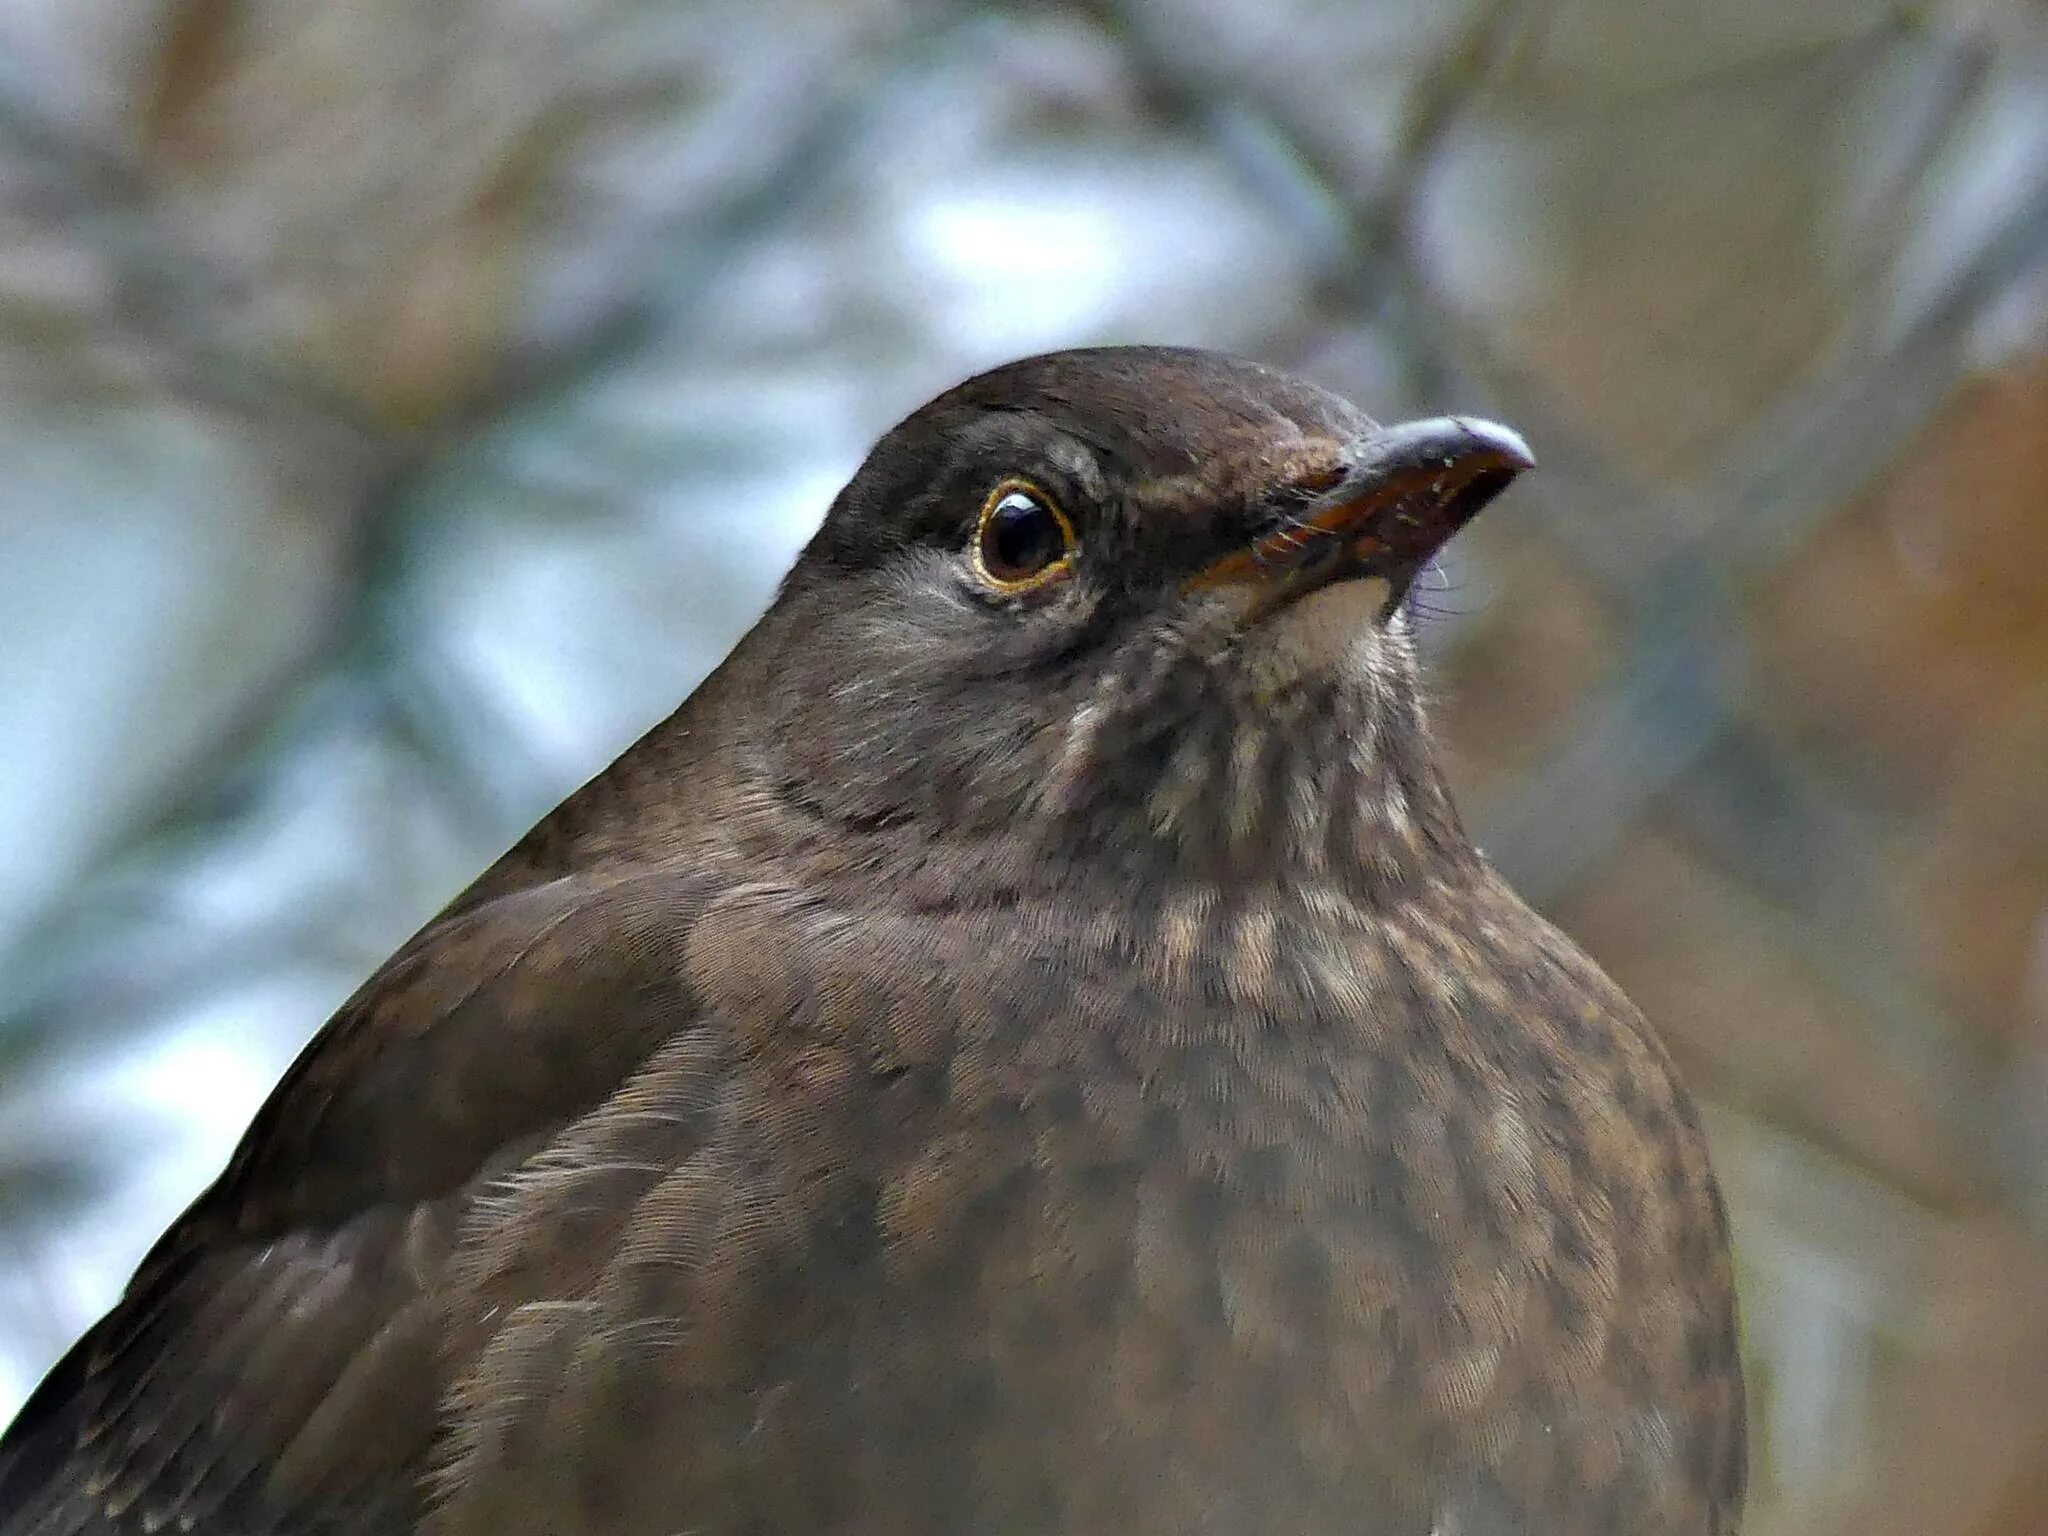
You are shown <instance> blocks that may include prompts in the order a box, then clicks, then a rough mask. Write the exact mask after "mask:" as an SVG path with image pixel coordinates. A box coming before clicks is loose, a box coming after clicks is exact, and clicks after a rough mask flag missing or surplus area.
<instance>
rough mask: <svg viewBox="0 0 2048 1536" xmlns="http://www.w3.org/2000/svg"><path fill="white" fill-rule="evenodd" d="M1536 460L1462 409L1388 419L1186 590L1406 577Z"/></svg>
mask: <svg viewBox="0 0 2048 1536" xmlns="http://www.w3.org/2000/svg"><path fill="white" fill-rule="evenodd" d="M1535 463H1536V459H1535V456H1534V455H1533V454H1531V453H1530V451H1529V445H1528V444H1527V443H1525V442H1524V441H1523V440H1522V438H1521V436H1520V434H1519V433H1517V432H1515V431H1514V430H1512V429H1511V428H1508V427H1503V426H1500V425H1498V424H1497V423H1494V422H1490V421H1480V420H1477V419H1475V418H1473V417H1469V416H1439V417H1435V418H1433V419H1431V420H1428V421H1412V422H1406V423H1403V424H1402V425H1400V426H1395V427H1388V428H1386V429H1385V430H1384V431H1382V432H1379V433H1376V434H1375V435H1374V436H1372V437H1371V438H1369V439H1367V440H1366V441H1365V442H1364V443H1362V444H1361V445H1360V447H1359V451H1358V453H1357V454H1356V456H1355V457H1354V458H1353V459H1352V461H1351V462H1350V463H1349V464H1348V465H1347V466H1346V467H1345V469H1344V471H1343V474H1342V477H1341V478H1340V479H1339V480H1338V481H1337V483H1336V484H1335V485H1333V486H1331V487H1329V488H1328V489H1326V490H1323V491H1321V492H1320V494H1318V495H1317V496H1316V497H1315V498H1314V499H1313V500H1311V501H1309V502H1308V503H1307V504H1306V505H1305V506H1303V507H1301V508H1300V509H1299V510H1297V511H1296V512H1294V513H1292V514H1291V515H1288V516H1284V517H1278V518H1276V519H1275V521H1274V523H1273V526H1271V527H1270V528H1268V529H1267V530H1266V531H1264V532H1262V533H1261V534H1259V536H1258V537H1256V538H1255V539H1253V540H1252V542H1251V543H1250V544H1248V545H1247V546H1246V547H1244V548H1243V549H1239V550H1234V551H1232V552H1231V553H1230V554H1227V555H1225V556H1224V557H1223V558H1222V559H1220V560H1217V561H1215V562H1214V563H1213V564H1210V565H1208V566H1206V567H1204V568H1203V569H1202V570H1200V571H1198V572H1196V573H1195V575H1194V576H1193V577H1191V578H1190V579H1189V581H1188V583H1187V589H1188V590H1189V591H1203V590H1208V589H1211V588H1215V587H1221V586H1230V585H1254V586H1263V587H1270V588H1273V589H1274V594H1273V595H1274V597H1275V598H1276V599H1278V600H1279V601H1282V602H1284V601H1288V600H1291V599H1292V598H1293V597H1296V596H1300V595H1302V594H1304V593H1306V592H1308V591H1312V590H1314V589H1315V588H1316V587H1319V586H1323V585H1326V584H1327V583H1329V582H1331V581H1340V580H1343V579H1344V578H1346V577H1349V576H1385V577H1386V578H1388V580H1390V581H1391V582H1393V583H1395V584H1396V585H1397V586H1402V587H1405V585H1406V582H1407V580H1408V578H1409V577H1411V576H1413V575H1414V573H1415V572H1416V571H1417V570H1419V569H1420V568H1421V567H1422V566H1423V564H1424V563H1425V562H1427V561H1428V560H1429V558H1430V556H1432V555H1434V554H1435V553H1436V552H1437V551H1438V550H1439V549H1441V548H1443V546H1444V545H1445V544H1446V543H1448V542H1449V541H1450V539H1451V537H1452V535H1454V534H1455V533H1457V531H1458V530H1459V529H1460V528H1463V527H1464V526H1465V524H1467V523H1468V522H1470V521H1471V520H1472V519H1473V517H1474V516H1476V515H1477V514H1478V512H1479V511H1480V509H1481V508H1482V507H1484V506H1485V505H1486V504H1487V503H1488V502H1490V501H1492V500H1493V499H1494V497H1496V496H1498V495H1499V494H1500V493H1501V492H1502V491H1503V490H1505V489H1507V487H1508V484H1509V483H1510V482H1511V481H1512V480H1514V478H1515V477H1516V476H1517V475H1519V474H1521V473H1522V471H1523V470H1525V469H1531V468H1533V467H1534V466H1535Z"/></svg>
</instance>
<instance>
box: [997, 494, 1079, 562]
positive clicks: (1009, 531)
mask: <svg viewBox="0 0 2048 1536" xmlns="http://www.w3.org/2000/svg"><path fill="white" fill-rule="evenodd" d="M1063 544H1064V540H1063V539H1062V537H1061V534H1060V524H1059V519H1058V518H1056V517H1054V516H1053V514H1052V509H1051V508H1050V507H1047V506H1046V505H1045V504H1044V503H1042V502H1038V501H1034V500H1032V498H1031V497H1029V496H1026V495H1025V494H1024V493H1023V492H1021V491H1013V492H1011V493H1010V494H1009V495H1008V496H1005V497H1004V498H1003V499H1002V500H1001V501H999V502H997V503H996V508H995V510H994V511H993V512H991V513H990V514H989V518H988V526H987V528H985V529H984V530H983V532H982V536H981V558H982V562H983V563H984V564H985V565H987V567H988V570H989V574H990V575H991V576H996V577H1000V578H1001V579H1003V580H1005V581H1017V580H1020V579H1022V578H1023V577H1026V576H1035V575H1037V574H1038V573H1039V572H1040V571H1042V570H1044V569H1045V568H1046V567H1047V566H1048V565H1051V564H1052V563H1053V561H1055V560H1057V559H1059V557H1060V556H1061V554H1062V553H1064V549H1063Z"/></svg>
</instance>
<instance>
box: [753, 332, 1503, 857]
mask: <svg viewBox="0 0 2048 1536" xmlns="http://www.w3.org/2000/svg"><path fill="white" fill-rule="evenodd" d="M1531 462H1532V461H1531V458H1530V455H1529V451H1528V449H1527V448H1526V447H1525V446H1524V445H1523V443H1522V441H1521V440H1520V439H1519V438H1518V437H1517V436H1516V435H1515V434H1514V433H1513V432H1511V431H1509V430H1508V429H1506V428H1504V427H1499V426H1494V425H1491V424H1489V423H1485V422H1481V421H1475V420H1471V419H1466V418H1451V417H1446V418H1440V419H1437V420H1433V421H1422V422H1414V423H1410V424H1407V425H1402V426H1394V427H1382V426H1380V425H1378V424H1376V423H1375V422H1373V421H1372V420H1370V419H1369V418H1368V417H1366V416H1365V415H1364V414H1363V413H1361V412H1360V411H1358V410H1357V409H1356V408H1354V407H1353V406H1351V405H1349V404H1348V403H1347V402H1345V401H1343V400H1341V399H1339V398H1338V397H1336V396H1334V395H1332V394H1330V393H1328V392H1327V391H1325V390H1322V389H1319V388H1317V387H1315V386H1313V385H1310V384H1307V383H1304V382H1302V381H1300V380H1298V379H1293V378H1290V377H1288V376H1286V375H1284V374H1281V373H1278V372H1275V371H1273V370H1271V369H1268V368H1264V367H1261V366H1259V365H1257V364H1254V363H1249V362H1244V361H1241V360H1238V359H1234V358H1228V357H1223V356H1219V355H1216V354H1213V353H1206V352H1199V351H1191V350H1168V349H1155V348H1101V349H1092V350H1085V351H1074V352H1063V353H1054V354H1050V355H1047V356H1042V357H1035V358H1029V359H1026V360H1024V361H1021V362H1017V363H1012V364H1010V365H1008V366H1006V367H1003V368H999V369H996V370H995V371H993V372H990V373H986V374H983V375H981V376H980V377H978V378H975V379H972V380H970V381H968V382H967V383H965V384H962V385H960V386H959V387H958V388H955V389H953V390H951V391H949V392H948V393H946V394H944V395H941V396H940V397H939V398H938V399H936V400H934V401H932V402H931V403H930V404H928V405H926V406H925V407H924V408H923V409H921V410H919V411H917V412H916V413H915V414H914V415H912V416H911V417H909V418H908V419H907V420H906V421H904V422H903V423H901V424H900V425H899V426H897V427H896V428H895V429H894V430H893V431H891V432H890V433H889V434H888V435H887V436H886V437H884V438H883V439H882V440H881V442H880V443H879V444H878V445H877V446H876V447H875V449H874V451H873V452H872V453H871V454H870V455H869V457H868V459H867V461H866V463H865V464H863V465H862V466H861V469H860V471H859V472H858V473H857V474H856V475H855V476H854V478H853V480H852V482H851V483H850V484H849V485H848V486H847V487H846V489H845V490H844V491H843V492H842V493H841V494H840V496H839V497H838V499H837V500H836V501H835V502H834V504H833V506H832V509H831V511H830V513H829V514H828V516H827V517H826V520H825V523H824V526H823V527H822V529H821V530H820V532H819V533H818V535H817V537H816V538H815V539H814V540H813V542H812V543H811V545H810V546H809V548H808V549H807V550H806V551H805V553H804V555H803V557H802V559H801V560H800V561H799V562H798V564H797V566H796V568H795V570H794V571H793V572H792V573H791V576H790V578H789V580H788V582H787V583H786V584H785V586H784V589H783V593H782V596H781V598H780V599H779V601H778V602H777V604H776V606H775V608H774V609H773V610H772V612H771V614H770V616H769V618H768V619H767V620H766V621H764V623H763V625H762V626H761V629H760V630H759V631H758V632H757V636H756V639H755V641H754V643H752V644H750V646H749V647H748V649H749V651H750V652H752V653H753V661H754V663H755V665H756V667H757V668H758V671H756V672H754V673H753V674H752V675H753V676H754V677H755V678H756V679H757V681H756V683H755V685H754V686H755V687H756V688H757V689H760V690H764V691H765V692H766V694H767V696H768V698H769V700H770V701H771V702H772V708H770V709H768V710H767V711H766V712H765V721H764V723H763V726H762V734H761V736H760V737H759V739H758V740H757V743H756V750H757V752H758V754H759V756H760V759H761V763H762V767H763V768H764V769H765V770H767V772H768V776H769V777H770V779H771V780H772V781H773V782H774V783H775V784H777V785H778V786H780V789H781V792H783V793H786V794H787V795H788V796H789V797H791V798H792V799H794V800H796V801H798V802H800V803H801V805H802V806H803V808H804V809H805V810H806V811H807V812H808V813H809V814H812V815H815V816H817V817H819V818H822V819H823V820H826V821H831V822H838V823H841V824H843V825H849V826H853V827H856V828H865V829H869V830H873V831H876V832H882V831H886V830H887V829H891V828H896V827H909V828H914V829H922V830H924V831H926V832H928V833H929V834H931V836H932V837H934V838H940V839H948V840H957V841H962V842H970V843H971V842H977V841H979V842H983V843H986V842H988V841H990V840H994V841H995V842H996V843H998V844H1004V845H1010V846H1015V847H1018V848H1025V847H1028V848H1029V849H1030V856H1031V858H1032V859H1033V860H1034V861H1036V862H1037V863H1039V864H1040V865H1041V866H1042V865H1044V864H1045V863H1046V862H1047V861H1048V856H1050V862H1051V864H1052V865H1053V866H1054V867H1057V866H1058V865H1059V864H1060V863H1062V862H1063V861H1064V860H1066V859H1069V858H1086V857H1095V856H1098V855H1100V856H1105V857H1110V858H1114V859H1117V860H1120V861H1122V862H1123V864H1124V865H1125V867H1127V868H1138V867H1142V866H1144V865H1146V864H1166V863H1181V864H1185V863H1188V862H1193V863H1196V864H1201V865H1209V866H1218V867H1219V868H1220V867H1221V866H1231V867H1233V868H1235V869H1236V871H1237V873H1239V874H1244V873H1248V872H1251V871H1253V870H1255V869H1257V868H1260V867H1264V866H1270V867H1272V868H1273V869H1274V870H1275V872H1277V871H1278V870H1279V869H1280V868H1281V867H1283V866H1285V865H1286V864H1287V863H1288V862H1290V861H1298V859H1299V858H1300V857H1301V856H1303V855H1304V854H1305V853H1307V852H1310V851H1313V852H1315V853H1316V854H1317V855H1318V856H1331V855H1332V853H1333V850H1332V849H1331V847H1330V846H1329V844H1330V840H1331V839H1332V838H1334V837H1339V836H1349V837H1354V838H1356V837H1357V836H1358V835H1359V833H1358V832H1357V830H1356V829H1355V828H1353V827H1352V826H1351V821H1352V820H1353V819H1354V818H1352V817H1351V816H1350V814H1349V813H1348V812H1345V811H1344V807H1345V806H1346V804H1347V803H1348V802H1347V797H1349V801H1358V800H1360V798H1361V797H1364V799H1366V800H1370V801H1372V802H1373V803H1374V805H1375V806H1376V812H1375V814H1376V816H1378V817H1379V818H1380V819H1385V818H1386V817H1391V818H1393V819H1394V820H1396V821H1397V822H1405V824H1407V825H1408V826H1409V827H1410V828H1411V830H1414V829H1415V828H1416V827H1417V826H1418V824H1419V823H1421V822H1423V821H1425V820H1426V819H1427V815H1428V814H1429V813H1430V812H1431V808H1429V807H1424V806H1421V805H1417V804H1412V803H1404V804H1400V805H1390V804H1389V803H1388V797H1389V796H1391V795H1395V794H1398V795H1400V796H1401V797H1403V798H1404V801H1408V802H1412V801H1413V800H1415V799H1416V797H1419V796H1426V795H1435V796H1438V797H1439V798H1440V794H1441V791H1440V788H1439V787H1438V786H1437V784H1436V779H1435V772H1434V767H1433V765H1432V764H1431V763H1430V761H1429V756H1428V749H1427V744H1426V741H1425V740H1424V739H1423V735H1422V724H1421V720H1420V716H1419V714H1418V713H1417V704H1416V698H1415V687H1414V659H1413V655H1412V651H1411V646H1410V640H1409V633H1408V621H1407V616H1406V613H1405V602H1404V599H1405V597H1406V594H1407V592H1408V589H1409V586H1410V583H1411V582H1412V581H1413V579H1414V577H1415V575H1416V573H1417V572H1418V571H1419V570H1420V569H1421V568H1422V567H1423V566H1424V565H1425V564H1426V563H1427V562H1428V560H1429V559H1430V558H1431V556H1433V555H1434V554H1435V553H1436V552H1437V551H1438V550H1439V549H1440V548H1441V547H1442V546H1443V544H1444V542H1445V541H1446V540H1448V539H1449V538H1450V537H1451V536H1452V535H1453V534H1455V533H1456V532H1457V531H1458V530H1459V529H1460V528H1461V527H1463V526H1464V524H1465V523H1466V522H1467V521H1468V520H1469V519H1470V518H1471V517H1472V516H1473V515H1474V514H1475V513H1476V512H1478V511H1479V509H1480V508H1481V507H1483V506H1484V505H1485V504H1486V503H1487V502H1488V501H1490V500H1492V499H1493V498H1494V497H1495V496H1496V495H1497V494H1498V493H1499V492H1500V491H1501V490H1502V489H1503V488H1504V487H1505V486H1506V485H1507V484H1508V482H1509V481H1510V480H1512V479H1513V478H1514V477H1515V476H1516V475H1517V474H1519V473H1520V472H1521V471H1522V470H1524V469H1526V468H1528V467H1529V466H1530V464H1531ZM761 696H762V695H761V693H760V692H757V693H756V694H755V698H756V700H759V699H760V698H761ZM1424 781H1426V782H1424ZM1340 812H1341V813H1342V814H1339V813H1340ZM1442 814H1443V815H1444V816H1446V817H1448V816H1449V810H1448V806H1444V807H1443V808H1442ZM1452 825H1453V829H1454V823H1453V824H1452ZM1422 830H1424V831H1426V830H1427V829H1426V828H1423V829H1422ZM1311 844H1313V845H1314V847H1313V849H1310V848H1309V845H1311Z"/></svg>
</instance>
